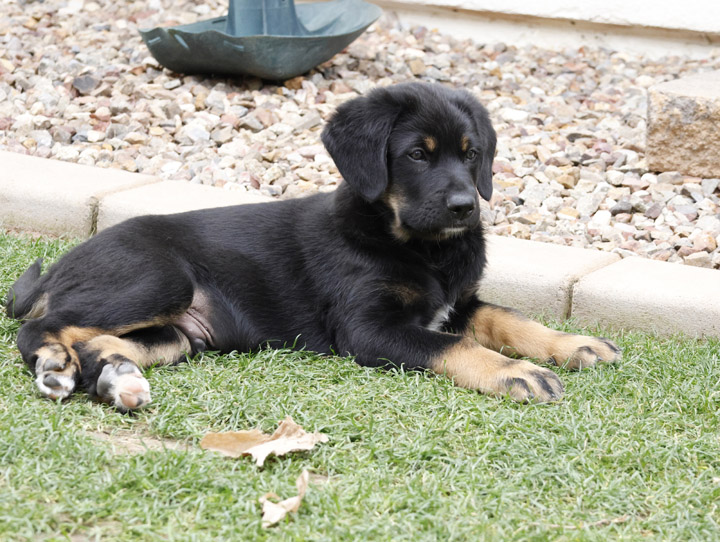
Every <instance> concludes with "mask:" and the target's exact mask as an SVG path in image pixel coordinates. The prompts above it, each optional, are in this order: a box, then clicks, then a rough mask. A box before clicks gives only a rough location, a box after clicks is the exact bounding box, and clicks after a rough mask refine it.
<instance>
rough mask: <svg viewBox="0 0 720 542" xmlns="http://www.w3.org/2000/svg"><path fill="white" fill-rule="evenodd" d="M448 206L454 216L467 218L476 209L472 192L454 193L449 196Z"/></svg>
mask: <svg viewBox="0 0 720 542" xmlns="http://www.w3.org/2000/svg"><path fill="white" fill-rule="evenodd" d="M447 208H448V210H449V211H450V213H451V214H452V215H453V217H454V218H457V219H463V218H467V217H468V216H470V215H471V214H472V212H473V211H474V210H475V198H474V197H473V196H472V195H470V194H452V195H451V196H450V197H449V198H448V201H447Z"/></svg>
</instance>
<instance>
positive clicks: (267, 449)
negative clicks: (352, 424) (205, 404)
mask: <svg viewBox="0 0 720 542" xmlns="http://www.w3.org/2000/svg"><path fill="white" fill-rule="evenodd" d="M327 441H328V437H327V435H323V434H322V433H308V432H307V431H305V430H304V429H303V428H302V427H300V426H299V425H298V424H296V423H295V422H294V421H293V419H292V418H291V417H290V416H288V417H287V418H285V419H284V420H283V421H281V422H280V425H278V428H277V429H276V430H275V432H274V433H273V434H272V435H268V434H266V433H263V432H262V431H260V430H259V429H252V430H250V431H230V432H227V433H208V434H207V435H205V436H204V437H203V438H202V440H201V441H200V447H201V448H203V449H204V450H213V451H215V452H220V453H222V454H225V455H227V456H230V457H240V456H241V455H252V456H253V459H255V463H256V464H257V466H258V467H262V466H263V463H265V459H266V458H267V456H269V455H270V454H275V455H285V454H286V453H288V452H296V451H301V450H310V449H312V448H313V447H314V446H315V445H316V444H317V443H318V442H327Z"/></svg>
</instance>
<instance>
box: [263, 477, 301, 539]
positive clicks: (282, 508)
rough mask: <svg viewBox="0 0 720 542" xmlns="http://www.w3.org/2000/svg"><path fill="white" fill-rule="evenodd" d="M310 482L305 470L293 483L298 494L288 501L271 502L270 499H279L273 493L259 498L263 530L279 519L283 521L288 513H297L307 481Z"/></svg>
mask: <svg viewBox="0 0 720 542" xmlns="http://www.w3.org/2000/svg"><path fill="white" fill-rule="evenodd" d="M309 480H310V473H309V472H308V471H307V470H303V471H302V473H300V476H298V479H297V480H296V481H295V487H297V491H298V494H297V495H295V496H294V497H290V498H289V499H285V500H284V501H280V502H272V501H271V500H270V499H277V498H279V497H278V496H277V495H276V494H275V493H266V494H265V495H263V496H262V497H260V499H259V500H260V503H261V504H262V514H263V516H262V526H263V528H264V529H267V528H268V527H272V526H273V525H275V524H276V523H277V522H279V521H280V520H281V519H283V518H284V517H285V516H286V515H287V514H288V513H289V512H297V511H298V509H299V508H300V504H301V503H302V500H303V497H304V496H305V491H307V487H308V481H309Z"/></svg>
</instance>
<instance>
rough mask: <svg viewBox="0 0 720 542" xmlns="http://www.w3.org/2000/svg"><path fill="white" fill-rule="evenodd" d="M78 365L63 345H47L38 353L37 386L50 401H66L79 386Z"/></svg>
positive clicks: (36, 365)
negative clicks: (77, 385)
mask: <svg viewBox="0 0 720 542" xmlns="http://www.w3.org/2000/svg"><path fill="white" fill-rule="evenodd" d="M77 373H78V363H77V360H76V359H75V358H74V357H73V353H72V352H69V351H68V350H67V349H66V348H65V347H64V346H62V345H61V344H47V345H44V346H43V347H41V348H40V349H39V350H38V351H37V361H36V362H35V375H36V378H35V384H36V385H37V387H38V389H39V390H40V393H42V394H43V395H44V396H45V397H47V398H49V399H65V398H67V397H69V396H70V394H72V392H73V391H74V390H75V386H76V384H77Z"/></svg>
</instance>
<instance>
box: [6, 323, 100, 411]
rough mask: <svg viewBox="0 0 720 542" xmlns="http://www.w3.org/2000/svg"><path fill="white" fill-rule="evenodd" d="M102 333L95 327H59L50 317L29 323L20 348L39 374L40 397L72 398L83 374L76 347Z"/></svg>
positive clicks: (31, 367) (19, 333) (21, 337)
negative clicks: (75, 345) (70, 396)
mask: <svg viewBox="0 0 720 542" xmlns="http://www.w3.org/2000/svg"><path fill="white" fill-rule="evenodd" d="M101 333H102V331H101V330H99V329H96V328H91V327H86V328H81V327H75V326H62V327H61V326H55V325H53V324H52V322H51V321H50V319H49V318H48V317H43V318H38V319H36V320H30V321H28V322H25V323H24V324H23V326H22V327H21V328H20V331H19V332H18V348H19V350H20V353H21V354H22V356H23V359H24V360H25V362H26V363H27V365H28V367H29V368H30V370H31V371H33V372H34V373H35V376H36V379H35V383H36V384H37V387H38V388H39V390H40V393H42V394H43V395H44V396H46V397H49V398H50V399H65V398H66V397H68V396H69V395H70V394H71V393H72V392H73V391H74V390H75V387H76V386H77V382H78V378H79V374H80V370H81V367H80V359H79V358H78V355H77V352H76V351H75V349H74V348H73V344H74V343H76V342H79V341H85V340H89V339H90V338H92V337H93V336H96V335H99V334H101Z"/></svg>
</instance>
